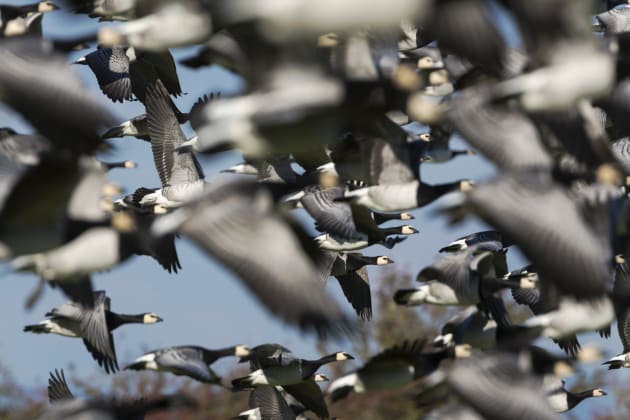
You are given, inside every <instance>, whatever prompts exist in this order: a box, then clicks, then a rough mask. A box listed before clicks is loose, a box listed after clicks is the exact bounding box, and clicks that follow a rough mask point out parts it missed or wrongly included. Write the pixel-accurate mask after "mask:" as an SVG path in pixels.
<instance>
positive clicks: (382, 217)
mask: <svg viewBox="0 0 630 420" xmlns="http://www.w3.org/2000/svg"><path fill="white" fill-rule="evenodd" d="M372 217H373V218H374V222H375V223H376V224H377V225H380V224H381V223H385V222H387V221H388V220H399V219H400V213H381V212H378V211H373V212H372Z"/></svg>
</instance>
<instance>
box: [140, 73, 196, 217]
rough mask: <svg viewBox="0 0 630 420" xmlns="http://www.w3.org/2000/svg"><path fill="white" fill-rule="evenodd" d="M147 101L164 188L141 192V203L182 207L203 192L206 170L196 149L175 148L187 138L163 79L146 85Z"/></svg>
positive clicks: (152, 140) (144, 205)
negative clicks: (196, 155) (203, 168)
mask: <svg viewBox="0 0 630 420" xmlns="http://www.w3.org/2000/svg"><path fill="white" fill-rule="evenodd" d="M145 105H146V109H147V126H148V128H149V136H150V138H151V151H152V152H153V160H154V163H155V168H156V169H157V171H158V174H159V176H160V181H161V183H162V188H161V189H159V190H156V191H155V192H151V193H148V194H145V195H144V196H142V197H141V199H140V205H141V206H142V207H150V206H154V205H160V206H162V207H164V208H173V207H179V206H181V205H182V204H183V203H185V202H186V201H188V200H190V199H192V198H194V197H196V196H198V195H199V194H201V192H202V190H203V185H204V181H203V177H204V176H203V170H202V169H201V166H200V165H199V162H198V161H197V159H196V158H195V156H194V154H193V152H177V151H175V149H176V148H177V146H178V145H180V144H182V143H183V142H184V141H185V140H186V138H185V137H184V133H183V132H182V129H181V128H180V126H179V122H178V120H177V117H176V115H175V113H174V112H173V109H172V108H171V106H170V98H169V96H168V92H167V91H166V89H165V88H164V85H163V84H162V83H161V81H160V80H158V81H157V83H156V84H155V85H152V86H149V87H148V88H147V94H146V98H145Z"/></svg>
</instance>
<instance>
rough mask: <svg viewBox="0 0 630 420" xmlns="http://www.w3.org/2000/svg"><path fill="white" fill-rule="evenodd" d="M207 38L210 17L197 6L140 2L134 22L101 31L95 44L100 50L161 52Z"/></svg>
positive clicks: (191, 1)
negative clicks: (123, 47)
mask: <svg viewBox="0 0 630 420" xmlns="http://www.w3.org/2000/svg"><path fill="white" fill-rule="evenodd" d="M210 34H211V22H210V16H209V14H208V13H207V12H206V11H205V10H204V8H203V6H202V5H201V4H200V3H199V2H197V1H194V0H185V1H178V2H175V3H173V2H170V1H145V0H142V1H137V2H136V7H135V19H134V20H132V21H130V22H125V23H123V24H121V25H119V26H107V27H104V28H101V29H100V31H99V33H98V41H99V43H100V44H102V45H104V46H112V45H121V44H128V45H131V46H132V47H135V48H139V49H143V50H149V51H165V50H166V49H168V48H174V47H181V46H186V45H192V44H196V43H199V42H203V41H204V40H205V39H207V38H208V37H209V36H210Z"/></svg>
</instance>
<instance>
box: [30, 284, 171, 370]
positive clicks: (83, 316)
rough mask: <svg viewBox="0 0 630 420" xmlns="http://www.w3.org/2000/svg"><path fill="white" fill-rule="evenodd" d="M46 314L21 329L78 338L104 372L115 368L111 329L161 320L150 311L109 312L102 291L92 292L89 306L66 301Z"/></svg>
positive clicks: (35, 332)
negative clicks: (91, 304)
mask: <svg viewBox="0 0 630 420" xmlns="http://www.w3.org/2000/svg"><path fill="white" fill-rule="evenodd" d="M46 316H47V317H48V319H45V320H44V321H41V322H40V323H38V324H34V325H27V326H25V327H24V331H25V332H32V333H34V334H57V335H62V336H64V337H75V338H81V339H82V340H83V343H84V344H85V347H86V348H87V350H88V351H89V352H90V354H91V355H92V357H93V358H94V360H96V361H97V362H98V364H99V366H102V367H103V368H104V369H105V372H107V373H114V372H116V371H117V370H118V361H117V359H116V350H115V348H114V337H113V336H112V331H114V330H115V329H116V328H118V327H120V326H121V325H125V324H155V323H157V322H161V321H162V318H160V317H159V316H157V315H156V314H155V313H153V312H147V313H142V314H137V315H126V314H118V313H116V312H112V311H111V310H110V299H109V298H108V297H107V296H106V295H105V292H104V291H98V292H94V308H92V309H88V308H85V307H83V306H82V305H80V304H77V303H75V302H68V303H65V304H63V305H61V306H59V307H57V308H54V309H53V310H51V311H50V312H48V313H46Z"/></svg>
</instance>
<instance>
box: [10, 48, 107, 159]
mask: <svg viewBox="0 0 630 420" xmlns="http://www.w3.org/2000/svg"><path fill="white" fill-rule="evenodd" d="M0 61H1V62H2V67H1V68H0V92H1V93H0V100H2V102H4V103H5V104H7V105H8V106H10V107H12V108H13V109H14V110H16V111H17V112H19V113H20V114H21V115H22V116H23V117H24V118H25V119H26V120H28V122H29V123H30V124H31V125H32V126H33V128H35V130H36V131H37V132H39V133H41V134H42V135H44V136H45V137H46V138H48V139H49V140H51V142H52V143H53V144H54V146H55V148H60V149H64V150H66V151H70V152H71V153H72V154H73V155H77V154H79V153H89V152H91V151H94V150H95V149H96V147H97V146H99V145H100V144H101V138H100V136H99V135H98V134H97V133H98V132H99V131H100V130H101V129H102V128H107V127H111V126H113V125H114V119H113V117H112V116H111V114H110V113H109V111H107V109H105V107H104V106H103V105H102V104H101V103H100V102H99V101H98V100H97V99H96V97H93V96H92V95H88V94H86V90H85V88H84V87H83V86H82V84H81V82H80V80H79V78H78V77H77V75H76V74H75V73H74V72H73V71H72V70H71V69H70V68H69V66H68V64H67V63H66V61H65V58H64V57H63V56H60V55H57V54H55V53H50V52H49V51H48V50H47V44H46V43H45V42H42V41H41V40H40V39H33V38H29V37H25V38H16V39H14V40H11V41H4V42H3V43H2V49H1V50H0Z"/></svg>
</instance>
